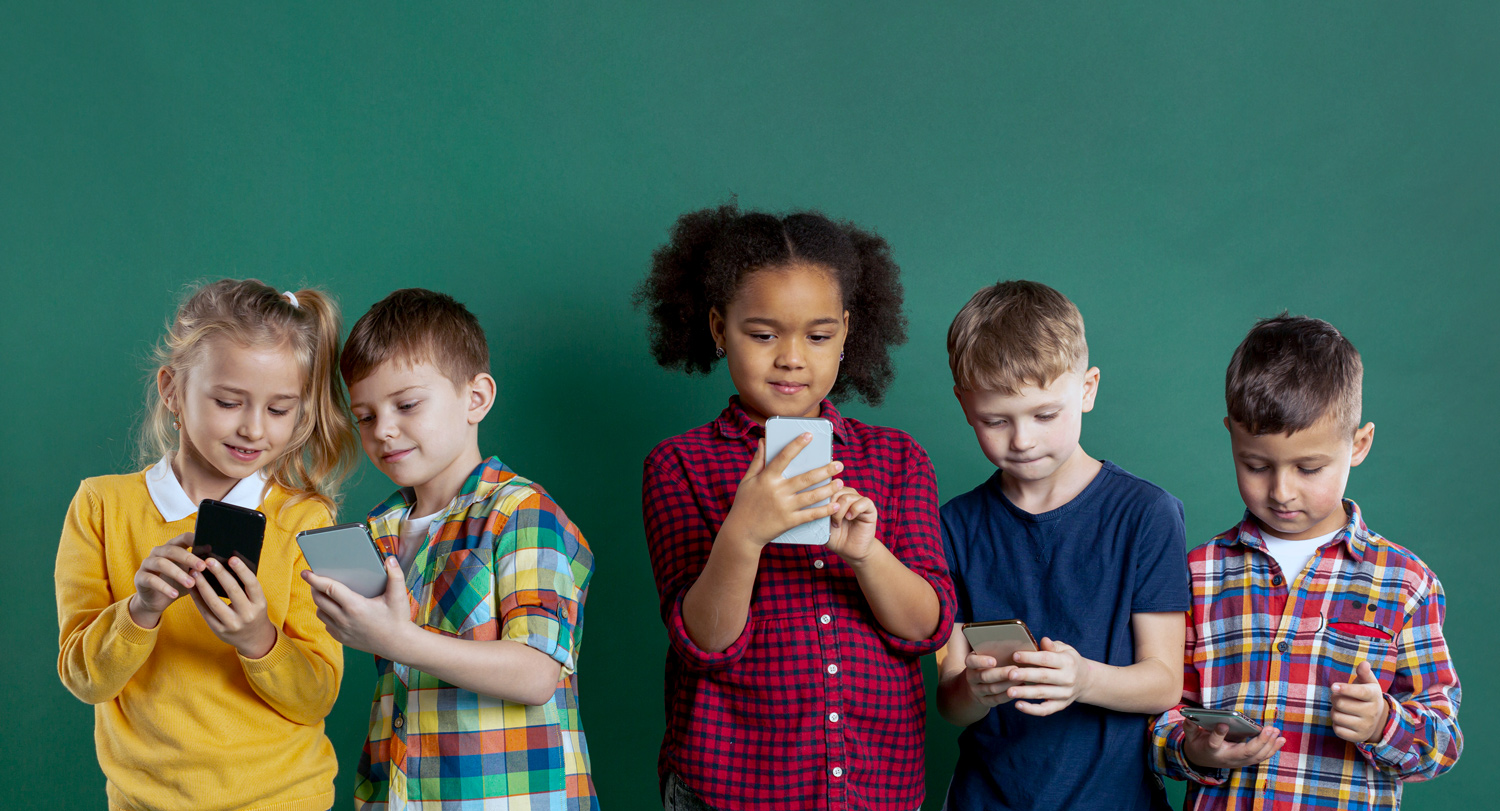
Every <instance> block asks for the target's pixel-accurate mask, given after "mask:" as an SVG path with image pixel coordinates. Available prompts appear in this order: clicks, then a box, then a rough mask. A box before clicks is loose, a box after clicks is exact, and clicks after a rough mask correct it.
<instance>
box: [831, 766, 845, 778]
mask: <svg viewBox="0 0 1500 811" xmlns="http://www.w3.org/2000/svg"><path fill="white" fill-rule="evenodd" d="M833 776H834V777H843V776H844V767H843V766H834V767H833Z"/></svg>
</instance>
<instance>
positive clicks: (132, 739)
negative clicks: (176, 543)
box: [57, 472, 344, 811]
mask: <svg viewBox="0 0 1500 811" xmlns="http://www.w3.org/2000/svg"><path fill="white" fill-rule="evenodd" d="M287 500H288V495H287V493H286V492H285V491H284V490H282V489H280V488H279V487H276V486H274V485H273V486H272V488H271V492H270V493H269V494H267V496H266V498H265V500H264V502H263V503H262V504H261V507H260V509H261V511H262V512H264V513H265V514H266V535H265V545H264V547H263V549H262V551H261V558H260V567H259V570H258V572H257V578H258V579H259V580H260V584H261V589H262V590H263V591H264V592H265V596H266V604H267V608H266V614H267V617H268V618H269V619H270V620H271V624H272V625H274V626H276V629H277V635H276V644H275V645H274V646H273V647H272V648H271V650H270V652H268V653H267V654H266V655H265V656H263V657H261V658H260V659H254V660H251V659H244V658H242V657H241V656H240V655H239V653H238V652H237V651H236V650H235V649H234V648H233V647H231V646H230V645H227V644H225V643H223V642H221V641H219V638H218V637H216V636H214V634H213V632H212V631H210V630H209V628H208V625H207V624H206V623H205V622H204V621H203V617H201V616H200V615H199V614H198V609H197V608H196V607H195V606H194V605H193V601H192V600H191V599H190V598H189V597H188V596H187V595H183V597H182V598H181V599H179V600H177V601H176V602H174V603H172V605H171V607H169V608H168V609H167V610H166V612H165V613H164V614H162V618H161V622H160V623H158V624H157V626H156V627H155V628H152V629H150V630H147V629H145V628H142V627H140V626H139V625H136V624H135V622H133V621H132V620H131V618H130V612H129V611H128V610H127V608H126V603H127V602H128V601H129V599H130V596H131V595H132V594H134V593H135V582H134V579H135V572H136V569H137V568H139V567H140V564H141V561H142V560H144V559H145V558H146V555H147V554H149V553H150V551H151V550H152V549H153V548H154V547H157V546H160V545H161V544H163V543H166V542H167V541H168V540H170V539H171V538H173V537H175V536H177V535H179V534H181V533H183V532H190V531H192V529H193V522H194V520H195V519H196V513H195V514H194V515H190V516H188V517H187V518H184V519H182V520H180V521H174V522H172V523H167V522H166V521H165V520H164V519H163V518H162V515H161V513H160V512H159V511H158V510H157V508H156V505H155V504H154V503H153V502H152V500H151V496H150V494H149V493H148V492H147V489H146V478H145V473H144V472H142V473H133V474H129V475H125V476H100V477H98V478H93V479H86V480H85V481H84V482H83V483H82V484H81V485H80V486H79V488H78V494H77V495H75V496H74V497H73V503H72V505H71V506H70V507H69V508H68V518H67V523H65V524H64V525H63V532H62V542H61V544H60V545H59V547H58V550H57V618H58V625H59V626H61V629H62V630H61V636H60V639H59V646H60V647H61V648H62V652H61V653H60V654H59V656H58V658H57V672H58V675H59V676H61V677H62V681H63V684H64V685H65V686H66V687H67V688H68V689H69V690H70V691H72V693H73V695H75V696H78V697H79V698H80V699H82V700H84V701H86V702H88V703H89V704H93V705H94V743H95V747H96V748H97V750H98V753H99V765H100V766H101V767H102V768H103V769H104V776H105V778H106V779H107V786H106V789H107V791H108V794H109V806H110V808H112V809H130V810H131V811H136V810H137V809H140V810H142V811H143V810H144V809H161V810H162V811H172V810H173V809H183V811H215V810H216V809H257V810H260V809H275V811H302V809H307V810H308V811H324V810H325V809H327V808H328V807H329V806H331V805H333V777H334V774H335V773H336V772H337V771H338V762H337V760H336V759H335V757H334V754H333V745H332V744H331V743H330V742H329V740H328V737H327V736H326V735H324V734H323V717H324V716H326V715H327V714H328V711H329V710H331V709H333V703H334V700H335V699H336V698H337V697H338V689H339V680H340V678H341V677H342V675H343V670H344V654H343V649H342V648H341V647H340V646H339V644H338V643H337V642H335V641H334V640H333V638H332V637H330V636H329V635H328V631H327V629H326V628H324V627H323V623H322V622H321V621H320V620H319V619H318V618H317V616H316V615H315V612H316V608H315V606H314V605H313V601H312V595H311V594H310V593H309V591H308V586H307V584H306V583H305V582H303V580H302V578H301V577H300V576H299V573H300V572H301V571H302V570H303V569H305V568H307V564H306V562H305V561H304V560H303V558H302V553H301V551H300V550H299V548H298V547H297V542H296V537H295V536H296V534H297V533H298V532H299V531H301V530H304V529H311V528H313V527H321V526H327V525H329V524H330V523H332V521H331V520H330V517H329V514H328V510H327V509H326V508H324V507H323V506H322V505H321V504H318V503H316V502H312V501H304V502H301V503H299V504H296V505H293V506H291V507H286V506H285V505H286V502H287Z"/></svg>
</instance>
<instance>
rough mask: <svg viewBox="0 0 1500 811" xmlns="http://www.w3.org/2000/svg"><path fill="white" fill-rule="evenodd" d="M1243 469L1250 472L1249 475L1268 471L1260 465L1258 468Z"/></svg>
mask: <svg viewBox="0 0 1500 811" xmlns="http://www.w3.org/2000/svg"><path fill="white" fill-rule="evenodd" d="M1245 469H1246V470H1248V471H1250V472H1251V473H1265V472H1266V471H1267V470H1270V468H1268V467H1266V466H1265V465H1261V466H1260V467H1256V466H1255V465H1245Z"/></svg>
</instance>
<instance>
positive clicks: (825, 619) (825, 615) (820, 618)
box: [818, 614, 833, 625]
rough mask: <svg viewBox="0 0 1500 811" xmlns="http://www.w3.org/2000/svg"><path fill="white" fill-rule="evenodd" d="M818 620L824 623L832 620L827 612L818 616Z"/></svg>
mask: <svg viewBox="0 0 1500 811" xmlns="http://www.w3.org/2000/svg"><path fill="white" fill-rule="evenodd" d="M818 622H821V623H823V624H824V625H827V624H828V623H830V622H833V617H830V616H828V615H827V614H824V615H823V616H821V617H818Z"/></svg>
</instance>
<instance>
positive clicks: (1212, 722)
mask: <svg viewBox="0 0 1500 811" xmlns="http://www.w3.org/2000/svg"><path fill="white" fill-rule="evenodd" d="M1182 717H1183V718H1186V719H1188V720H1189V721H1192V722H1193V723H1195V724H1197V725H1198V726H1200V727H1203V728H1204V729H1206V730H1209V731H1213V728H1214V727H1216V726H1218V725H1219V724H1227V725H1228V726H1229V733H1228V734H1226V735H1225V736H1224V740H1226V741H1229V742H1230V743H1239V742H1240V741H1248V740H1250V739H1251V738H1253V737H1255V736H1256V735H1259V734H1260V724H1257V723H1255V722H1254V721H1251V720H1250V719H1249V718H1248V717H1246V715H1245V714H1244V713H1242V712H1240V711H1239V710H1211V709H1208V708H1206V707H1183V708H1182Z"/></svg>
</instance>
